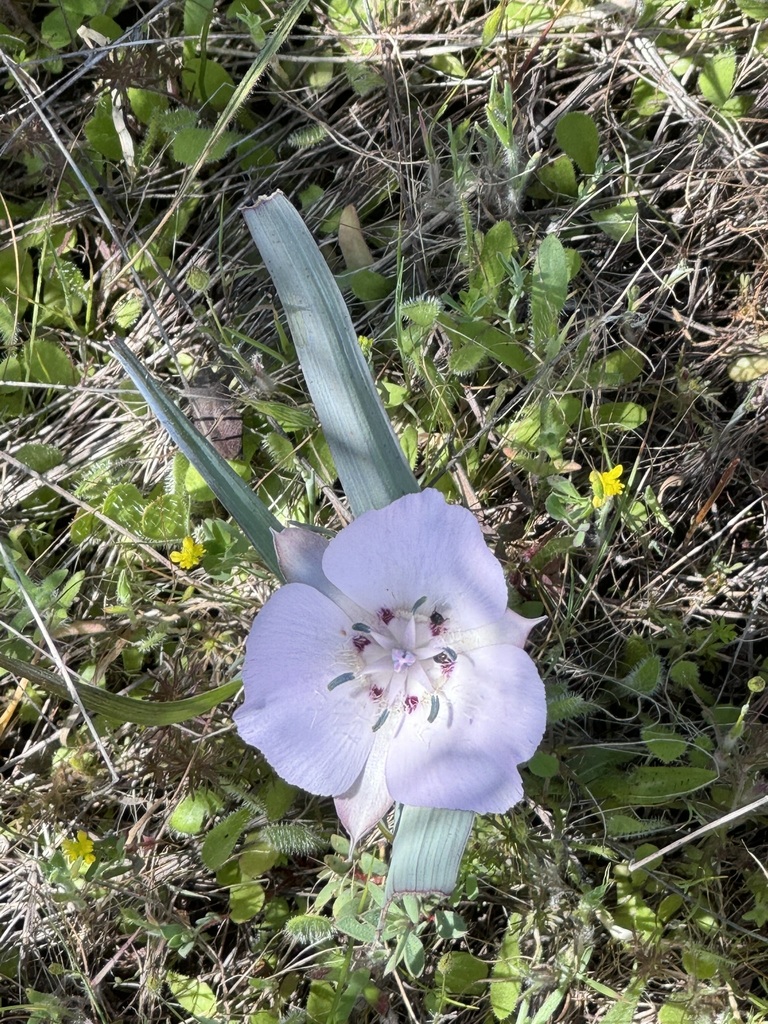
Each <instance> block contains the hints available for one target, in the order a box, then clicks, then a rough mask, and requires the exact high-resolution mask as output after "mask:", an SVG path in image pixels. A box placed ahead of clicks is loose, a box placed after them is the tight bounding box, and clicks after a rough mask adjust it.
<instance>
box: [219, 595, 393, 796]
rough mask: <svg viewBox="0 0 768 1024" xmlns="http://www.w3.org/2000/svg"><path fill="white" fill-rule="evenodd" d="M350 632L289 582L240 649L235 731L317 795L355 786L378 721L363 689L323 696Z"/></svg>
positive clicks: (342, 667)
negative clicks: (242, 654) (243, 654)
mask: <svg viewBox="0 0 768 1024" xmlns="http://www.w3.org/2000/svg"><path fill="white" fill-rule="evenodd" d="M350 626H351V623H350V620H349V617H348V616H347V615H345V614H344V612H343V611H341V609H340V608H339V607H338V606H337V605H336V604H334V603H333V601H331V600H329V599H328V598H327V597H325V596H324V595H323V594H321V593H319V592H318V591H317V590H315V589H313V588H312V587H309V586H306V585H305V584H303V583H289V584H287V585H286V586H284V587H282V588H281V589H280V590H278V591H277V592H276V593H275V594H273V595H272V597H270V599H269V600H268V601H267V603H266V604H265V605H264V607H263V608H262V610H261V611H260V612H259V614H258V615H257V616H256V621H255V622H254V624H253V628H252V629H251V633H250V636H249V637H248V643H247V645H246V657H245V664H244V666H243V684H244V687H245V701H244V702H243V704H242V706H241V707H240V708H239V709H238V710H237V711H236V712H235V722H236V724H237V728H238V731H239V733H240V735H241V736H242V737H243V739H244V740H245V741H246V742H247V743H250V744H252V745H253V746H255V747H258V749H259V750H261V752H262V753H263V754H264V756H265V757H266V759H267V761H268V762H269V763H270V764H271V765H272V767H273V768H274V769H275V771H276V772H277V773H278V774H279V775H280V776H282V778H284V779H285V780H286V781H287V782H290V783H292V784H293V785H295V786H301V787H302V789H306V790H308V791H309V792H310V793H317V794H319V795H321V796H337V795H338V794H340V793H344V792H345V791H346V790H347V789H349V787H350V786H351V785H352V784H353V783H354V781H355V779H356V778H357V777H358V775H359V774H360V771H361V769H362V767H363V765H364V763H365V760H366V758H367V757H368V752H369V751H370V749H371V746H372V745H373V733H372V731H371V730H372V726H373V724H374V723H375V721H376V718H377V717H378V710H377V707H376V705H375V704H374V702H373V701H371V700H370V698H369V697H368V694H367V686H365V685H364V684H363V685H362V686H361V684H360V683H357V682H355V681H354V680H351V681H349V682H345V683H342V684H341V685H340V686H337V687H335V688H334V689H333V690H329V689H328V684H329V683H330V682H331V681H332V680H334V679H336V678H338V677H339V676H341V675H343V674H344V673H346V672H348V671H349V670H350V668H351V662H350V661H349V659H348V658H345V652H346V651H349V649H350V642H349V639H348V638H349V637H350V636H351V632H352V631H351V629H350ZM361 689H362V691H363V692H361Z"/></svg>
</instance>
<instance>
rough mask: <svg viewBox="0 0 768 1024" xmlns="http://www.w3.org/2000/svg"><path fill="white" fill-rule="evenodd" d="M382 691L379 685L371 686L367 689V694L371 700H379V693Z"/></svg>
mask: <svg viewBox="0 0 768 1024" xmlns="http://www.w3.org/2000/svg"><path fill="white" fill-rule="evenodd" d="M383 693H384V690H383V689H382V688H381V687H380V686H372V687H371V688H370V690H369V691H368V696H369V697H370V698H371V700H381V695H382V694H383Z"/></svg>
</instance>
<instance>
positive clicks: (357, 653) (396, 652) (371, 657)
mask: <svg viewBox="0 0 768 1024" xmlns="http://www.w3.org/2000/svg"><path fill="white" fill-rule="evenodd" d="M428 607H429V605H428V604H427V599H426V598H425V597H423V598H421V599H420V600H419V601H417V602H416V604H415V605H413V607H412V608H405V609H404V608H381V609H379V611H378V613H377V614H376V615H375V616H372V617H371V621H370V622H356V623H354V625H353V626H352V631H353V632H352V634H351V636H349V637H348V638H347V641H346V642H345V648H344V652H343V660H344V661H346V662H347V663H348V664H349V666H350V671H348V672H344V673H342V675H340V676H337V677H336V679H333V680H332V681H331V682H330V683H329V684H328V689H329V690H333V689H335V688H336V687H337V686H341V685H342V684H343V683H353V685H355V687H356V689H357V691H358V693H359V696H360V699H361V700H369V701H373V702H374V704H375V705H376V707H377V708H379V709H380V714H379V716H378V719H377V720H376V723H375V724H374V726H373V728H374V731H375V730H376V729H379V728H380V727H381V726H382V725H383V724H384V722H385V721H386V719H387V718H388V717H389V715H390V713H393V714H396V715H403V714H407V715H412V714H414V713H415V712H417V711H420V710H422V711H423V712H424V713H425V715H426V720H427V722H428V723H429V722H434V720H435V719H436V718H437V715H438V713H439V710H440V696H439V695H440V693H441V691H442V689H443V685H444V684H445V682H446V680H447V679H448V678H449V677H450V675H451V673H452V672H453V669H454V666H455V664H456V657H457V655H456V652H455V651H454V650H453V649H452V648H451V647H448V646H446V639H447V637H448V634H449V629H448V623H447V620H446V619H445V617H444V616H443V615H442V614H441V613H440V612H439V611H438V610H437V609H434V610H433V611H432V612H429V611H422V609H423V608H428Z"/></svg>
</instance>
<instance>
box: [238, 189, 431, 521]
mask: <svg viewBox="0 0 768 1024" xmlns="http://www.w3.org/2000/svg"><path fill="white" fill-rule="evenodd" d="M243 216H244V218H245V222H246V224H247V225H248V229H249V231H250V232H251V235H252V237H253V240H254V242H255V243H256V245H257V247H258V249H259V252H260V253H261V256H262V259H263V260H264V263H265V265H266V267H267V270H268V271H269V274H270V276H271V278H272V280H273V281H274V284H275V288H276V289H277V293H278V295H279V296H280V301H281V302H282V304H283V308H284V309H285V312H286V316H287V318H288V323H289V325H290V329H291V335H292V337H293V341H294V344H295V346H296V352H297V354H298V357H299V361H300V362H301V368H302V370H303V372H304V377H305V379H306V382H307V387H308V388H309V392H310V394H311V396H312V400H313V402H314V404H315V408H316V409H317V413H318V416H319V418H320V423H321V424H322V427H323V431H324V433H325V437H326V440H327V441H328V444H329V445H330V448H331V452H332V454H333V458H334V462H335V463H336V469H337V471H338V474H339V478H340V479H341V482H342V485H343V487H344V491H345V493H346V495H347V499H348V500H349V504H350V508H351V509H352V512H353V514H354V515H360V513H361V512H365V511H367V510H368V509H372V508H383V507H384V506H385V505H388V504H389V503H390V502H392V501H395V500H396V499H397V498H400V497H402V496H403V495H404V494H411V493H414V492H416V491H418V489H419V486H418V484H417V483H416V479H415V477H414V476H413V474H412V473H411V470H410V468H409V466H408V462H407V460H406V458H405V455H404V454H403V451H402V449H401V447H400V443H399V442H398V440H397V437H396V435H395V432H394V430H393V429H392V425H391V423H390V422H389V419H388V417H387V414H386V412H385V411H384V407H383V405H382V404H381V400H380V399H379V396H378V395H377V393H376V389H375V388H374V385H373V380H372V378H371V374H370V371H369V369H368V366H367V365H366V362H365V359H364V357H363V354H362V352H361V350H360V345H359V344H358V341H357V336H356V335H355V331H354V328H353V326H352V320H351V318H350V315H349V311H348V310H347V307H346V305H345V303H344V299H343V298H342V295H341V292H340V291H339V289H338V287H337V285H336V282H335V281H334V279H333V275H332V274H331V271H330V269H329V267H328V264H327V263H326V262H325V260H324V259H323V256H322V254H321V252H320V250H319V249H318V247H317V244H316V243H315V240H314V239H313V238H312V235H311V234H310V232H309V229H308V228H307V226H306V225H305V223H304V221H303V220H302V219H301V216H300V215H299V213H298V211H297V210H296V209H295V208H294V207H293V205H292V204H291V203H290V202H289V201H288V199H287V198H286V197H285V195H283V193H282V192H275V193H273V194H272V195H271V196H262V197H260V198H258V199H257V200H256V202H255V203H254V204H253V206H247V207H244V208H243Z"/></svg>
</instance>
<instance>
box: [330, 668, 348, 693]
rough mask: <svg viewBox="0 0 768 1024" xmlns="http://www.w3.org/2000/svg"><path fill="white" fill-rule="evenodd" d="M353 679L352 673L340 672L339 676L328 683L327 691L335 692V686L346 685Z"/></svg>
mask: <svg viewBox="0 0 768 1024" xmlns="http://www.w3.org/2000/svg"><path fill="white" fill-rule="evenodd" d="M354 678H355V673H354V672H342V674H341V675H340V676H336V678H335V679H332V680H331V681H330V683H328V689H329V690H335V689H336V687H337V686H341V684H342V683H348V682H350V681H351V680H352V679H354Z"/></svg>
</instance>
